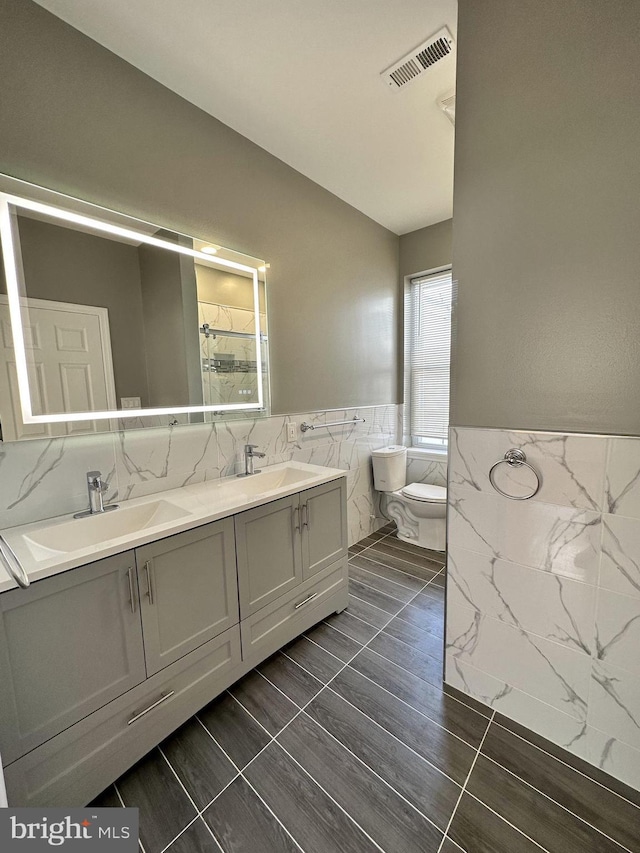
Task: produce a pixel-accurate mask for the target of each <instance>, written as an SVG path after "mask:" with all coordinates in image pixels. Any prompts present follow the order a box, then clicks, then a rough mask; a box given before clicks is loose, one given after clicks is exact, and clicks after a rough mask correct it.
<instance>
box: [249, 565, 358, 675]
mask: <svg viewBox="0 0 640 853" xmlns="http://www.w3.org/2000/svg"><path fill="white" fill-rule="evenodd" d="M346 606H347V561H346V560H342V561H340V562H338V563H334V564H333V565H332V566H329V567H327V568H326V569H324V570H323V571H321V572H318V574H317V575H316V576H315V577H314V578H312V579H311V580H310V581H306V582H305V583H302V584H300V585H299V586H298V587H297V588H296V589H295V590H293V591H292V592H290V593H288V594H287V595H286V596H283V597H282V598H280V599H278V601H275V602H272V603H271V604H269V605H267V606H266V607H263V608H262V610H259V611H258V612H257V613H254V614H253V615H251V616H250V617H249V618H248V619H244V620H243V621H242V622H241V623H240V630H241V632H242V657H243V660H244V663H245V665H246V666H254V665H255V664H257V663H259V662H260V661H262V660H264V659H265V658H266V657H268V656H269V655H270V654H273V652H275V651H277V650H278V649H279V648H281V647H282V646H283V645H284V644H285V643H288V642H289V641H290V640H292V639H293V638H294V637H297V636H298V634H301V633H302V632H303V631H306V630H307V628H310V627H311V626H312V625H315V623H316V622H319V621H320V619H324V618H325V616H328V615H329V614H330V613H332V612H333V611H334V610H343V609H344V608H345V607H346Z"/></svg>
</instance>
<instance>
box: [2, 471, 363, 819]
mask: <svg viewBox="0 0 640 853" xmlns="http://www.w3.org/2000/svg"><path fill="white" fill-rule="evenodd" d="M118 519H120V520H118ZM127 528H129V529H127ZM3 535H4V537H5V539H6V541H7V543H8V544H9V545H10V546H11V548H12V549H13V551H14V553H15V554H16V556H17V558H18V560H19V561H20V563H21V565H22V567H23V568H24V570H25V572H26V574H27V576H28V578H29V580H30V585H29V586H28V588H26V589H17V588H16V584H15V583H14V582H13V581H11V580H10V579H9V578H8V576H7V577H6V578H2V579H0V683H1V684H2V691H1V692H0V720H1V721H2V722H1V725H0V753H1V754H2V758H3V762H4V764H5V768H4V772H5V778H6V784H7V791H8V797H9V803H10V804H11V805H13V806H36V805H41V806H45V805H46V806H81V805H85V804H86V803H88V802H90V801H91V800H92V799H93V798H94V797H95V796H96V795H97V794H99V793H100V792H101V791H102V790H103V789H104V788H105V787H107V786H108V785H109V784H110V783H111V782H113V780H114V779H116V778H117V777H118V776H119V775H120V774H121V773H123V772H124V771H125V770H126V769H127V768H129V767H130V766H131V765H132V764H134V763H135V762H136V761H137V760H139V759H140V758H141V757H142V756H143V755H145V753H147V752H148V751H149V750H150V749H152V748H153V747H154V746H155V745H156V744H158V743H159V742H160V741H161V740H162V739H163V738H164V737H166V736H167V735H169V734H170V733H171V732H172V731H174V730H175V729H176V728H177V727H178V726H180V725H181V724H182V723H184V722H185V721H186V720H187V719H188V718H189V717H191V716H192V715H193V714H194V713H196V712H197V711H198V710H199V709H200V708H202V707H203V706H204V705H206V704H207V703H208V702H210V701H211V700H212V699H214V698H215V697H216V696H217V695H218V694H219V693H221V692H222V691H224V690H225V689H226V688H227V687H229V686H230V685H231V684H232V683H233V682H235V681H236V680H237V679H239V678H240V677H242V675H244V674H245V673H246V672H248V671H249V670H250V669H252V668H253V667H254V666H256V664H258V663H259V662H260V661H262V660H264V659H265V658H267V657H268V656H269V655H271V654H272V653H273V652H275V651H277V650H278V649H279V648H281V647H282V646H283V645H284V644H286V643H287V642H289V641H290V640H292V639H294V638H295V637H297V636H298V635H299V634H301V633H302V632H303V631H305V630H307V629H308V628H310V627H311V626H312V625H313V624H315V623H316V622H318V621H320V620H321V619H323V618H325V617H326V616H328V615H329V614H330V613H332V612H335V611H341V610H343V609H344V608H345V607H346V605H347V524H346V475H345V472H343V471H339V470H336V469H329V468H321V467H319V466H315V465H303V464H299V463H283V464H281V465H274V466H270V467H269V468H267V469H265V470H264V471H263V473H261V474H257V475H256V476H254V477H249V478H246V479H236V478H227V479H223V480H219V481H214V482H211V483H200V484H198V485H194V486H187V487H185V488H182V489H176V490H175V491H172V492H165V493H163V494H162V495H158V494H156V495H153V496H151V497H148V498H140V499H137V500H133V501H126V502H123V504H122V505H121V508H120V510H118V511H116V512H112V513H108V514H107V515H105V516H103V517H101V518H97V517H92V518H88V519H76V520H72V519H70V518H63V519H59V520H54V521H51V520H50V521H48V522H42V523H39V524H32V525H25V526H23V527H19V528H13V529H11V530H8V531H4V532H3ZM105 537H108V538H105Z"/></svg>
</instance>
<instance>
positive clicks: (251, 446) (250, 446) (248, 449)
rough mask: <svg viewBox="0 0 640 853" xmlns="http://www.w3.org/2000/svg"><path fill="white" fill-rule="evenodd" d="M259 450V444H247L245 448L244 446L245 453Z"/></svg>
mask: <svg viewBox="0 0 640 853" xmlns="http://www.w3.org/2000/svg"><path fill="white" fill-rule="evenodd" d="M257 449H258V445H257V444H245V446H244V452H245V453H251V451H252V450H257Z"/></svg>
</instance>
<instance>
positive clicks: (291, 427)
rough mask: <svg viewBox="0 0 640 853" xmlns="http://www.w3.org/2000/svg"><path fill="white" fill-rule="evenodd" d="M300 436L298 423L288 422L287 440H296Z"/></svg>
mask: <svg viewBox="0 0 640 853" xmlns="http://www.w3.org/2000/svg"><path fill="white" fill-rule="evenodd" d="M297 438H298V424H287V441H295V440H296V439H297Z"/></svg>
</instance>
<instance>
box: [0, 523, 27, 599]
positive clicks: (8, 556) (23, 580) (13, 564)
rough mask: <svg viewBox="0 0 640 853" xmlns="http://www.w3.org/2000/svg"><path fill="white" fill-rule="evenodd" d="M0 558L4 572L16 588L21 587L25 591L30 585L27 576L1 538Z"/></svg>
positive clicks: (11, 550)
mask: <svg viewBox="0 0 640 853" xmlns="http://www.w3.org/2000/svg"><path fill="white" fill-rule="evenodd" d="M0 557H2V562H3V563H4V565H5V568H6V570H7V571H8V572H9V574H10V576H11V577H12V578H13V580H14V581H15V582H16V583H17V584H18V586H21V587H22V589H27V587H28V586H29V585H30V583H31V581H30V580H29V575H28V574H27V573H26V572H25V570H24V568H23V567H22V565H21V564H20V560H18V558H17V557H16V555H15V552H14V550H13V548H12V547H11V545H9V543H8V542H7V540H6V539H4V538H3V537H2V536H0Z"/></svg>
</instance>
